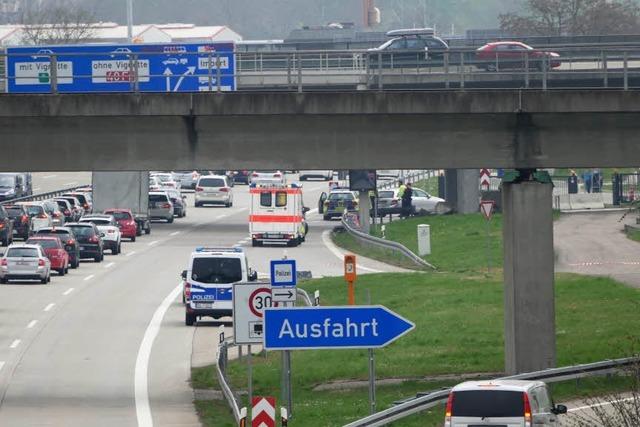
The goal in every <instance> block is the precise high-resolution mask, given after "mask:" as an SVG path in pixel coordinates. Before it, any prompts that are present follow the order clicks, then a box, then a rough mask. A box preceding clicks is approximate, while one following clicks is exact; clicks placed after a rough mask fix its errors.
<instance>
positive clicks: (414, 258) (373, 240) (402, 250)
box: [342, 215, 436, 270]
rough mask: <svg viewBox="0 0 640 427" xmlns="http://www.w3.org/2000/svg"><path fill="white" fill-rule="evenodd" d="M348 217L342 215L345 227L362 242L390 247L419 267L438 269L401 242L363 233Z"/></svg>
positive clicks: (385, 247) (389, 248)
mask: <svg viewBox="0 0 640 427" xmlns="http://www.w3.org/2000/svg"><path fill="white" fill-rule="evenodd" d="M348 218H349V217H348V216H347V215H345V216H343V217H342V226H343V227H344V229H345V230H347V232H348V233H349V234H350V235H352V236H353V237H355V238H356V239H357V240H360V241H361V242H364V243H366V244H371V245H374V246H378V247H380V248H383V249H388V250H391V251H393V252H395V253H398V254H400V255H402V256H404V257H406V258H407V259H408V260H410V261H411V262H413V263H414V264H415V265H417V266H418V267H427V268H430V269H433V270H435V269H436V268H435V267H434V266H433V265H431V264H429V263H428V262H427V261H425V260H424V259H422V258H420V257H419V256H418V255H416V254H414V253H413V252H412V251H411V250H410V249H409V248H407V247H406V246H404V245H402V244H401V243H398V242H393V241H390V240H385V239H381V238H379V237H375V236H371V235H369V234H366V233H363V232H362V231H360V230H358V229H356V228H355V227H354V226H353V225H352V224H350V223H349V220H348Z"/></svg>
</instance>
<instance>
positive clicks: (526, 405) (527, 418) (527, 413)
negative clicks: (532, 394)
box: [522, 393, 531, 427]
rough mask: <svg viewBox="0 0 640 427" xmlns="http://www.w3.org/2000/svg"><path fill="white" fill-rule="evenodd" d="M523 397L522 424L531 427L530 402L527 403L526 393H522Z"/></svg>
mask: <svg viewBox="0 0 640 427" xmlns="http://www.w3.org/2000/svg"><path fill="white" fill-rule="evenodd" d="M522 398H523V399H524V425H525V427H531V404H530V403H529V396H527V393H522Z"/></svg>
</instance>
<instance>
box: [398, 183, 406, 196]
mask: <svg viewBox="0 0 640 427" xmlns="http://www.w3.org/2000/svg"><path fill="white" fill-rule="evenodd" d="M398 182H399V183H400V188H398V198H399V199H402V196H404V190H406V189H407V186H406V185H404V181H403V180H400V181H398Z"/></svg>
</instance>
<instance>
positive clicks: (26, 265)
mask: <svg viewBox="0 0 640 427" xmlns="http://www.w3.org/2000/svg"><path fill="white" fill-rule="evenodd" d="M9 280H40V283H42V284H46V283H49V282H50V281H51V262H50V261H49V258H47V256H46V255H45V253H44V251H43V250H42V247H41V246H40V245H26V244H12V245H11V246H9V248H8V249H7V253H5V254H4V255H3V256H2V258H0V283H7V282H8V281H9Z"/></svg>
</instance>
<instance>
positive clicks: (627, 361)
mask: <svg viewBox="0 0 640 427" xmlns="http://www.w3.org/2000/svg"><path fill="white" fill-rule="evenodd" d="M638 363H640V358H636V357H627V358H623V359H614V360H604V361H601V362H595V363H588V364H582V365H573V366H567V367H562V368H551V369H545V370H543V371H536V372H528V373H523V374H518V375H510V376H507V377H501V378H496V379H510V380H539V381H544V382H558V381H566V380H571V379H577V378H585V377H590V376H596V375H607V374H610V373H613V372H616V371H619V370H621V369H625V368H629V367H631V366H634V365H636V364H638ZM450 391H451V389H448V388H447V389H443V390H438V391H435V392H431V393H428V394H425V395H420V394H418V395H417V396H416V397H415V398H410V399H407V400H406V401H403V402H402V403H400V404H398V405H396V406H392V407H391V408H388V409H385V410H384V411H380V412H377V413H375V414H373V415H370V416H368V417H365V418H361V419H359V420H357V421H354V422H352V423H349V424H346V425H345V426H344V427H377V426H384V425H387V424H389V423H390V422H392V421H397V420H400V419H402V418H405V417H408V416H410V415H413V414H416V413H418V412H422V411H425V410H427V409H430V408H433V407H434V406H437V405H438V404H440V403H444V402H445V401H446V400H447V397H448V396H449V392H450Z"/></svg>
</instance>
